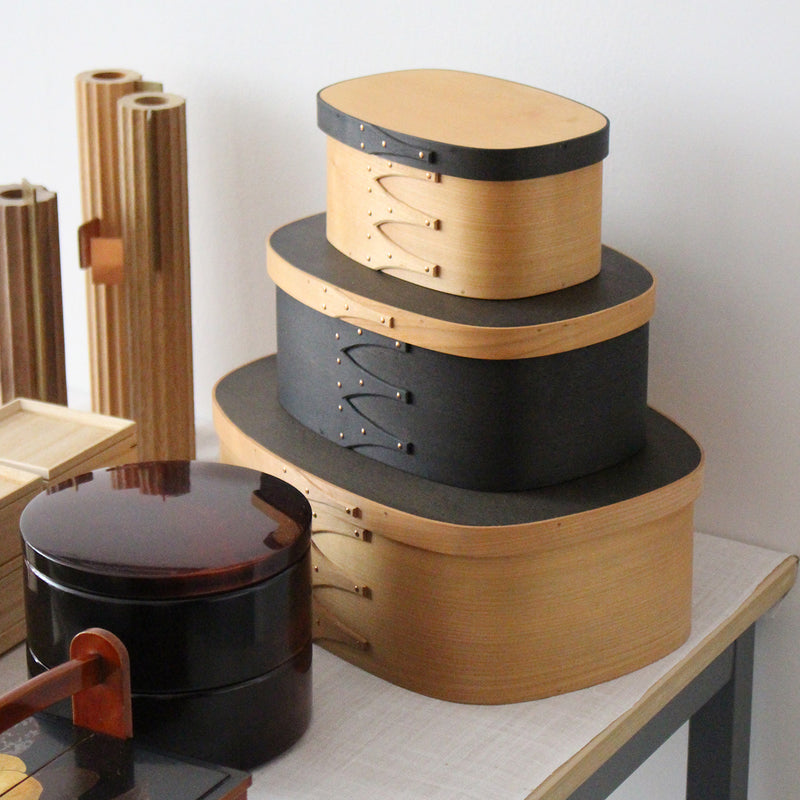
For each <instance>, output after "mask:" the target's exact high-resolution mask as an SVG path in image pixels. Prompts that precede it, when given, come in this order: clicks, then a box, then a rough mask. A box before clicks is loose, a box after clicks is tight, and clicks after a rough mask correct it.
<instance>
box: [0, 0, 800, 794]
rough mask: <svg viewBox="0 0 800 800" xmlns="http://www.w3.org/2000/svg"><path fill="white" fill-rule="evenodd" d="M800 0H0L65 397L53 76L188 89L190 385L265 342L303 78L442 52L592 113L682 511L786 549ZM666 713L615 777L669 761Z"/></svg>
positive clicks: (797, 294)
mask: <svg viewBox="0 0 800 800" xmlns="http://www.w3.org/2000/svg"><path fill="white" fill-rule="evenodd" d="M799 9H800V6H798V4H797V3H796V2H795V0H761V2H759V3H754V2H744V1H743V2H739V3H731V2H730V0H725V1H724V2H723V0H672V2H670V3H669V4H667V3H655V2H645V1H644V0H606V2H602V3H600V2H597V0H524V2H511V1H510V0H495V1H494V2H491V3H481V2H477V0H458V2H456V1H455V0H446V1H444V2H438V3H433V4H431V3H405V4H403V3H400V4H398V3H391V4H388V5H384V6H382V5H380V4H370V3H365V2H363V0H362V1H361V2H353V1H352V0H339V1H338V2H334V3H324V2H322V1H321V0H320V2H308V0H291V2H286V1H285V0H282V1H281V2H275V1H274V0H262V1H261V2H256V0H226V2H224V3H208V4H206V3H199V2H197V0H191V2H190V1H189V0H178V1H176V2H173V1H171V0H158V2H154V0H139V1H138V2H135V3H133V2H123V1H122V0H118V2H116V3H108V2H97V1H96V0H83V2H80V3H75V2H69V1H66V2H65V0H25V2H19V1H18V0H14V1H12V0H0V33H2V48H0V70H1V71H2V75H3V78H2V84H0V108H2V111H0V184H3V183H16V182H18V181H19V180H20V179H21V178H23V177H25V178H27V179H28V180H30V181H32V182H35V183H41V184H44V185H46V186H47V187H48V188H50V189H52V190H54V191H56V192H57V193H58V198H59V210H60V221H61V247H62V270H63V283H64V298H65V300H64V302H65V317H66V335H67V369H68V381H69V384H70V387H71V390H70V391H71V398H72V397H76V398H77V397H81V396H85V394H86V391H87V389H88V361H87V355H86V330H85V328H86V322H85V300H84V293H83V274H82V273H80V271H79V269H78V267H77V255H76V245H75V241H76V235H75V231H76V229H77V226H78V224H79V223H80V221H81V219H80V207H79V185H78V162H77V143H76V131H75V109H74V96H73V78H74V76H75V75H76V74H77V73H79V72H82V71H84V70H87V69H96V68H119V67H124V68H131V69H136V70H138V71H140V72H141V73H142V74H143V75H144V77H145V78H147V79H151V80H159V81H162V82H163V83H164V85H165V90H166V91H170V92H174V93H176V94H180V95H183V96H184V97H186V98H187V103H188V105H187V113H188V137H189V171H190V172H189V189H190V216H191V247H192V280H193V298H192V305H193V317H194V356H195V393H196V405H197V413H198V418H199V419H201V420H203V419H209V418H210V406H211V401H210V398H211V389H212V386H213V384H214V382H215V381H216V380H217V379H218V378H220V377H221V376H222V375H223V374H225V373H226V372H228V371H230V370H231V369H233V368H235V367H237V366H239V365H240V364H242V363H244V362H245V361H247V360H250V359H253V358H256V357H258V356H261V355H264V354H266V353H268V352H272V351H273V350H274V348H275V332H274V314H273V308H274V307H273V287H272V285H271V284H270V282H269V280H268V278H267V276H266V272H265V267H264V253H265V251H264V239H265V237H266V236H267V234H269V233H270V232H271V231H272V230H274V229H275V228H277V227H279V226H281V225H283V224H285V223H287V222H290V221H292V220H294V219H296V218H298V217H301V216H306V215H308V214H312V213H316V212H318V211H322V210H324V205H325V156H324V136H323V134H322V133H320V132H319V131H318V130H317V128H316V110H315V95H316V92H317V91H318V90H319V89H321V88H322V87H324V86H326V85H327V84H329V83H333V82H335V81H338V80H343V79H345V78H351V77H357V76H359V75H365V74H370V73H374V72H383V71H387V70H393V69H405V68H413V67H446V68H455V69H463V70H468V71H473V72H482V73H486V74H489V75H494V76H498V77H503V78H508V79H511V80H515V81H519V82H522V83H528V84H532V85H534V86H539V87H542V88H545V89H548V90H551V91H554V92H557V93H560V94H563V95H566V96H568V97H571V98H574V99H576V100H580V101H582V102H584V103H586V104H588V105H590V106H593V107H595V108H597V109H599V110H601V111H603V112H604V113H605V114H606V115H608V116H609V118H610V119H611V155H610V156H609V158H608V159H607V160H606V162H605V165H606V166H605V176H606V178H605V195H604V203H605V204H604V240H605V241H606V243H608V244H610V245H612V246H613V247H616V248H618V249H621V250H622V251H624V252H626V253H628V254H629V255H631V256H632V257H634V258H636V259H637V260H639V261H641V262H642V263H644V264H646V265H647V266H649V267H650V268H651V269H652V270H653V271H654V272H655V273H656V274H657V275H658V278H659V294H658V299H657V311H656V316H655V320H654V322H653V325H652V329H651V353H652V355H651V367H650V380H651V390H650V399H651V403H652V404H653V405H655V406H656V407H658V408H659V409H661V410H662V411H664V412H666V413H667V414H669V415H670V416H672V417H674V418H676V419H677V420H678V421H679V422H681V423H682V424H683V425H684V426H685V427H686V428H688V430H690V431H691V432H692V433H693V434H694V435H695V437H696V438H697V439H698V440H699V441H700V442H701V444H702V445H703V446H704V449H705V451H706V458H707V480H706V488H705V492H704V494H703V496H702V498H701V499H700V501H699V502H698V504H697V513H696V519H697V525H698V527H699V528H701V529H703V530H706V531H709V532H714V533H718V534H721V535H725V536H728V537H730V538H735V539H742V540H747V541H750V542H754V543H757V544H762V545H765V546H769V547H773V548H776V549H780V550H787V551H793V552H799V551H800V522H799V520H800V489H799V488H798V478H800V401H799V400H798V398H800V311H799V309H800V89H798V78H800V10H799ZM798 676H800V589H798V590H795V591H794V593H793V594H792V595H790V596H789V598H788V599H787V600H786V601H785V602H784V603H783V605H782V606H781V607H780V609H779V611H778V612H777V613H775V614H774V615H773V616H772V617H770V618H769V619H767V620H765V621H764V622H763V623H762V624H761V625H760V627H759V630H758V654H757V667H756V685H755V701H754V722H753V744H752V750H753V753H752V755H753V759H752V768H751V781H750V784H751V798H752V800H789V799H790V798H794V797H797V796H798V791H799V790H798V787H800V766H799V765H800V745H798V741H800V737H798V730H799V729H800V691H798V682H799V681H798ZM684 744H685V731H683V732H681V733H679V734H678V735H677V736H676V737H675V738H674V740H673V741H672V742H671V743H670V744H669V745H667V746H666V747H665V748H664V749H662V751H661V752H660V753H659V754H658V755H657V756H656V757H655V759H653V760H652V761H651V762H650V763H648V764H647V765H645V767H643V768H642V770H640V771H639V773H637V774H636V775H635V776H634V777H633V778H632V779H631V780H630V781H629V782H628V783H627V784H626V785H624V786H623V787H622V788H621V789H620V790H619V791H618V792H617V794H616V795H615V798H616V800H623V798H624V799H625V800H627V799H628V798H648V800H661V798H665V799H666V798H668V797H669V798H672V797H675V796H677V795H676V793H675V792H676V787H678V788H679V787H680V786H681V784H682V781H683V772H682V771H683V770H684V764H683V760H682V755H681V753H682V748H683V745H684Z"/></svg>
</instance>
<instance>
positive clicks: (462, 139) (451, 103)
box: [317, 69, 608, 299]
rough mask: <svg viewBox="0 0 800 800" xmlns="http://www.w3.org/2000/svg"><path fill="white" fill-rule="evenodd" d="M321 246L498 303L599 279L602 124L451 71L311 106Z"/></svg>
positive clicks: (350, 85)
mask: <svg viewBox="0 0 800 800" xmlns="http://www.w3.org/2000/svg"><path fill="white" fill-rule="evenodd" d="M317 110H318V122H319V127H320V128H321V129H322V130H323V131H324V132H325V133H326V134H328V199H327V210H328V224H327V234H328V238H329V240H330V241H331V243H332V244H333V245H334V246H335V247H337V248H338V249H339V250H341V251H342V252H343V253H345V254H346V255H348V256H349V257H350V258H353V259H354V260H356V261H358V262H359V263H360V264H362V265H364V266H367V267H369V268H371V269H375V270H380V271H386V272H389V273H390V274H392V275H394V276H396V277H398V278H401V279H403V280H407V281H410V282H412V283H416V284H419V285H422V286H426V287H428V288H431V289H436V290H438V291H442V292H448V293H451V294H458V295H465V296H468V297H484V298H503V299H505V298H510V297H526V296H529V295H533V294H540V293H543V292H550V291H554V290H556V289H562V288H564V287H565V286H572V285H574V284H576V283H580V282H581V281H584V280H588V279H589V278H591V277H592V276H593V275H595V274H597V272H598V270H599V268H600V217H601V203H602V160H603V158H604V157H605V156H606V154H607V153H608V120H607V119H606V117H604V116H603V115H602V114H600V113H598V112H597V111H594V110H592V109H590V108H587V107H586V106H584V105H582V104H580V103H576V102H574V101H572V100H568V99H566V98H563V97H559V96H557V95H554V94H551V93H549V92H545V91H542V90H541V89H534V88H532V87H530V86H523V85H522V84H518V83H513V82H511V81H505V80H501V79H498V78H491V77H487V76H484V75H475V74H471V73H466V72H457V71H452V70H436V69H420V70H408V71H402V72H389V73H384V74H381V75H372V76H367V77H362V78H356V79H353V80H348V81H343V82H341V83H336V84H333V85H332V86H328V87H326V88H325V89H323V90H322V91H320V92H319V94H318V97H317Z"/></svg>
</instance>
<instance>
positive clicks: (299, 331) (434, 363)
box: [267, 214, 654, 491]
mask: <svg viewBox="0 0 800 800" xmlns="http://www.w3.org/2000/svg"><path fill="white" fill-rule="evenodd" d="M324 224H325V222H324V215H322V214H320V215H317V216H315V217H309V218H306V219H304V220H299V221H298V222H294V223H291V224H289V225H286V226H284V227H283V228H280V229H279V230H278V231H276V232H275V233H274V234H273V235H272V236H271V237H270V242H269V248H268V256H267V261H268V267H269V273H270V275H271V276H272V278H273V279H274V280H275V282H276V284H277V285H278V287H279V289H278V300H277V330H278V384H279V387H280V401H281V404H282V405H283V407H284V408H285V409H286V410H287V411H288V412H289V413H290V414H291V415H292V416H294V417H295V418H296V419H298V420H299V421H300V422H302V423H303V424H304V425H307V426H308V427H310V428H312V429H313V430H315V431H316V432H317V433H319V434H321V435H323V436H325V438H327V439H330V440H331V441H334V442H336V443H337V444H339V445H341V446H343V447H347V448H350V449H353V450H356V451H358V452H359V453H360V454H362V455H365V456H368V457H369V458H371V459H374V460H376V461H380V462H382V463H385V464H389V465H391V466H393V467H397V468H398V469H403V470H406V471H408V472H411V473H413V474H415V475H420V476H422V477H425V478H428V479H430V480H435V481H441V482H443V483H448V484H452V485H454V486H460V487H462V488H468V489H479V490H483V491H517V490H524V489H530V488H533V487H535V486H543V485H548V484H553V483H557V482H560V481H565V480H571V479H573V478H576V477H579V476H581V475H585V474H587V473H590V472H594V471H596V470H598V469H602V468H604V467H608V466H610V465H612V464H615V463H617V462H618V461H621V460H622V459H624V458H627V457H629V456H631V455H633V454H634V453H635V452H636V451H637V450H639V448H641V447H642V445H643V444H644V429H645V409H646V404H647V351H648V325H647V321H648V319H649V317H650V315H651V314H652V310H653V295H654V281H653V277H652V275H651V274H650V273H649V272H648V271H647V270H646V269H644V268H643V267H641V266H640V265H639V264H637V263H635V262H634V261H632V260H630V259H628V258H626V257H625V256H622V255H621V254H619V253H616V252H614V251H612V250H609V249H607V248H606V249H604V253H603V269H602V270H601V272H600V274H599V275H598V276H597V277H595V278H593V279H592V280H591V281H586V282H584V283H582V284H581V285H579V286H575V287H572V288H570V289H565V290H563V291H561V292H555V293H550V294H548V295H539V296H535V297H530V298H523V299H519V300H507V301H503V302H497V301H493V300H479V299H475V298H459V297H454V296H452V295H446V294H442V293H440V292H432V291H430V290H429V289H424V288H421V287H418V286H415V285H413V284H409V283H406V282H404V281H398V280H396V279H395V278H392V277H390V276H387V275H381V274H377V273H371V272H368V271H365V270H363V269H362V268H361V266H360V265H358V264H357V263H356V262H354V261H353V260H352V259H348V258H347V257H346V256H344V255H343V254H342V253H340V252H339V251H338V250H336V249H335V248H334V247H332V246H331V245H330V244H329V243H328V242H327V241H326V240H325V237H324V235H323V231H324Z"/></svg>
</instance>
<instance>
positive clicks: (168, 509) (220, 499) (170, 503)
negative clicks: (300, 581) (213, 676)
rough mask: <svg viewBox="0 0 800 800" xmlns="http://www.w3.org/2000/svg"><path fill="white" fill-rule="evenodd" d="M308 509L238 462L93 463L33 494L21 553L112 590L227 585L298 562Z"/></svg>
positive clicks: (168, 592)
mask: <svg viewBox="0 0 800 800" xmlns="http://www.w3.org/2000/svg"><path fill="white" fill-rule="evenodd" d="M310 522H311V510H310V506H309V505H308V502H307V500H306V499H305V498H304V497H303V495H302V494H300V492H298V491H297V490H296V489H294V488H293V487H292V486H290V485H289V484H287V483H285V482H283V481H281V480H279V479H278V478H274V477H272V476H269V475H264V474H262V473H259V472H257V471H255V470H251V469H246V468H244V467H235V466H230V465H227V464H217V463H212V462H202V461H161V462H150V463H142V464H131V465H127V466H122V467H112V468H110V469H105V470H96V471H94V472H91V473H87V474H85V475H82V476H80V477H77V478H74V479H72V480H69V481H66V482H64V483H62V484H60V485H58V486H56V487H54V488H52V489H49V490H48V491H47V493H46V494H42V495H39V496H38V497H36V498H35V499H34V500H33V501H32V502H31V503H30V504H29V505H28V506H27V507H26V509H25V511H24V512H23V514H22V518H21V520H20V532H21V533H22V540H23V547H24V554H25V559H26V561H27V562H28V564H29V565H30V567H31V568H33V569H35V570H37V571H38V572H39V573H41V574H42V575H44V576H47V577H49V578H51V579H53V580H55V581H57V582H59V583H61V584H64V585H68V586H73V587H79V588H81V589H83V590H86V591H91V592H97V593H100V594H107V595H113V596H115V597H120V598H123V597H125V598H175V597H188V596H197V595H205V594H212V593H217V592H224V591H230V590H233V589H238V588H242V587H246V586H249V585H252V584H254V583H257V582H260V581H263V580H265V579H268V578H270V577H272V576H274V575H276V574H277V573H278V572H281V571H282V570H284V569H286V568H287V567H288V566H290V565H292V564H294V563H295V562H296V561H298V560H299V559H300V558H301V557H302V556H303V555H304V553H305V552H306V550H307V549H308V546H309V542H310Z"/></svg>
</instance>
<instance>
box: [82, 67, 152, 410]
mask: <svg viewBox="0 0 800 800" xmlns="http://www.w3.org/2000/svg"><path fill="white" fill-rule="evenodd" d="M160 89H161V84H158V83H152V82H148V81H143V80H142V76H141V75H140V74H139V73H138V72H134V71H132V70H123V69H119V70H117V69H115V70H92V71H89V72H82V73H81V74H80V75H78V76H77V78H76V100H77V112H78V144H79V156H80V159H79V161H80V170H81V172H80V177H81V200H82V205H83V220H84V222H83V225H82V226H81V228H80V230H79V241H80V251H81V266H82V267H84V268H85V269H86V294H87V314H88V318H89V355H90V358H89V366H90V369H91V383H92V408H93V409H94V410H95V411H97V412H98V413H100V414H111V415H113V416H120V417H129V416H131V406H130V391H129V387H128V380H129V374H130V369H129V367H128V340H127V337H128V324H127V305H126V303H127V301H126V289H125V283H124V281H123V252H122V209H121V205H120V191H121V188H120V174H119V143H118V126H117V101H118V100H119V99H120V98H121V97H123V96H125V95H126V94H131V93H133V92H139V91H145V90H155V91H158V90H160Z"/></svg>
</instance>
